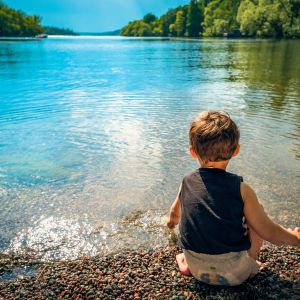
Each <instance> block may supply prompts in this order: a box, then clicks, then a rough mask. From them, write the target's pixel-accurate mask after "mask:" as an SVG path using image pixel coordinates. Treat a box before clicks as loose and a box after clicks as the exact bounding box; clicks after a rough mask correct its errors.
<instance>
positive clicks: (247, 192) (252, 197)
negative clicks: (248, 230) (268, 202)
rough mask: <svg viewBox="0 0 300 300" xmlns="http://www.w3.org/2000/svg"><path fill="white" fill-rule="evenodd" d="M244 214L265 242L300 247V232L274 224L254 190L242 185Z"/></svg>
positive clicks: (296, 229)
mask: <svg viewBox="0 0 300 300" xmlns="http://www.w3.org/2000/svg"><path fill="white" fill-rule="evenodd" d="M241 194H242V198H243V200H244V214H245V217H246V220H247V223H248V224H249V226H250V227H252V229H253V230H254V231H255V232H256V233H257V234H258V235H259V236H261V237H262V238H263V239H264V240H266V241H268V242H270V243H272V244H275V245H291V246H298V247H299V246H300V230H299V228H298V227H297V228H295V229H294V230H289V229H286V228H284V227H282V226H281V225H278V224H276V223H274V222H273V221H272V220H271V219H270V218H269V217H268V215H267V214H266V213H265V211H264V209H263V207H262V205H261V204H260V203H259V201H258V199H257V196H256V194H255V192H254V191H253V189H252V188H251V187H250V186H249V185H247V184H246V183H243V182H242V183H241Z"/></svg>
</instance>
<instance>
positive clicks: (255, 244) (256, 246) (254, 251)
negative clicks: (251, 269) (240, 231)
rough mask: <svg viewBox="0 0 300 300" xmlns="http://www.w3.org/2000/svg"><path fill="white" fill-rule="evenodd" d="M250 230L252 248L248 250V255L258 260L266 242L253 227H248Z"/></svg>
mask: <svg viewBox="0 0 300 300" xmlns="http://www.w3.org/2000/svg"><path fill="white" fill-rule="evenodd" d="M248 229H249V235H250V240H251V247H250V249H249V250H248V254H249V256H251V257H252V258H254V259H255V260H257V259H258V254H259V251H260V248H261V247H262V245H263V241H264V240H263V239H262V238H261V237H260V236H259V235H258V234H257V233H256V232H255V231H254V230H253V229H252V228H251V227H248Z"/></svg>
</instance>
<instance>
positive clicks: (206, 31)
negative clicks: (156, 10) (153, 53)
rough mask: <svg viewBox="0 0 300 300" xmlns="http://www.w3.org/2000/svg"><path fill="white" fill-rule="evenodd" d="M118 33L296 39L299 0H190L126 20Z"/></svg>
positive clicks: (299, 18) (124, 34) (299, 28)
mask: <svg viewBox="0 0 300 300" xmlns="http://www.w3.org/2000/svg"><path fill="white" fill-rule="evenodd" d="M121 35H123V36H173V37H190V38H198V37H224V36H226V37H258V38H299V37H300V0H191V1H190V3H189V4H188V5H184V6H179V7H176V8H174V9H170V10H169V11H168V12H167V13H166V14H164V15H162V16H161V17H159V18H158V17H156V16H155V15H153V14H152V13H148V14H146V15H145V16H144V18H143V19H141V20H136V21H132V22H129V23H128V24H127V25H126V26H125V27H123V28H122V30H121Z"/></svg>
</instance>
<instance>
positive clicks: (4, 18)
mask: <svg viewBox="0 0 300 300" xmlns="http://www.w3.org/2000/svg"><path fill="white" fill-rule="evenodd" d="M41 33H46V34H50V35H76V33H75V32H74V31H72V30H70V29H66V28H57V27H53V26H44V27H43V26H42V25H41V18H40V17H39V16H27V15H26V14H25V13H24V12H22V11H20V10H15V9H12V8H10V7H8V6H7V5H5V4H4V3H3V2H1V1H0V36H4V37H34V36H36V35H38V34H41Z"/></svg>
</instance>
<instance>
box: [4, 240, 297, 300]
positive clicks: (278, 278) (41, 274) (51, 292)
mask: <svg viewBox="0 0 300 300" xmlns="http://www.w3.org/2000/svg"><path fill="white" fill-rule="evenodd" d="M177 253H179V249H178V248H177V247H175V246H172V247H165V248H159V249H156V250H147V251H146V250H142V249H141V250H127V251H124V252H123V253H119V254H115V255H110V256H106V257H93V258H88V257H83V258H80V259H77V260H75V261H66V262H63V261H58V262H53V263H38V262H36V261H34V260H32V259H31V258H28V257H27V258H25V257H23V258H22V257H9V256H5V255H4V256H3V255H2V256H0V276H2V281H0V299H6V300H9V299H57V298H59V299H80V298H81V299H243V300H246V299H289V300H291V299H292V300H293V299H294V300H296V299H299V296H300V294H299V291H300V290H299V289H300V262H299V258H300V252H299V250H297V249H296V248H292V247H275V246H270V245H267V246H265V247H264V249H263V250H262V251H261V255H260V261H261V262H262V263H263V267H262V268H261V270H260V272H259V274H258V275H256V277H254V278H253V279H249V280H247V281H246V282H245V283H244V284H242V285H240V286H237V287H213V286H208V285H206V284H203V283H200V282H198V281H197V280H195V279H194V278H192V277H186V276H183V275H181V274H180V273H179V272H178V270H177V266H176V263H175V255H176V254H177ZM26 265H27V266H29V267H32V268H35V269H36V272H35V274H34V275H32V276H26V277H24V278H18V279H11V280H3V278H4V277H5V276H4V275H5V274H6V275H7V274H9V272H13V269H15V268H24V266H26Z"/></svg>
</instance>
